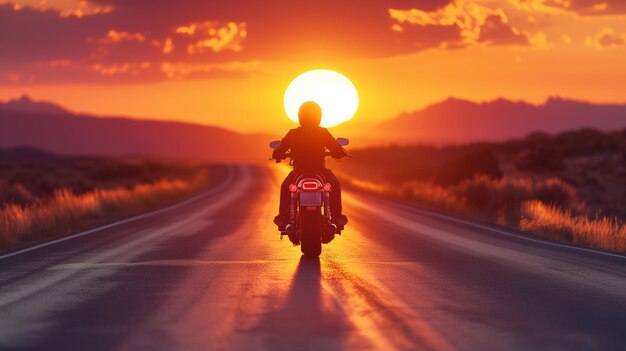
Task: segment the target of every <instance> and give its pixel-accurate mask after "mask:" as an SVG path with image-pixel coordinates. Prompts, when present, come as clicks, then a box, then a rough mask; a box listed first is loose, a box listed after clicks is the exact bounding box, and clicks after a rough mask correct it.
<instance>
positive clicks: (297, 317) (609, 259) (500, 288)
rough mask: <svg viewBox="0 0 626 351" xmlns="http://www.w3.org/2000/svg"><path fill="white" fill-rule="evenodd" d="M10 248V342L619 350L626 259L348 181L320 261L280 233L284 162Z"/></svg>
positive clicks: (2, 275) (226, 170)
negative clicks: (343, 220) (357, 189)
mask: <svg viewBox="0 0 626 351" xmlns="http://www.w3.org/2000/svg"><path fill="white" fill-rule="evenodd" d="M213 174H214V181H215V186H214V188H213V189H211V190H210V191H209V192H207V193H205V194H202V195H200V196H199V197H196V198H194V199H191V200H190V201H187V202H185V203H182V204H179V205H176V206H174V207H172V208H168V209H164V210H161V211H159V212H156V213H153V214H148V215H144V216H142V217H140V218H136V219H132V220H128V221H124V222H122V223H118V224H115V225H110V226H108V227H105V228H103V229H99V230H93V231H89V232H86V233H80V234H79V235H76V236H72V237H67V238H65V239H62V241H53V242H49V243H45V244H43V245H40V246H36V247H33V248H31V249H29V250H28V251H17V252H12V253H9V254H5V255H0V349H2V350H9V349H41V350H57V349H59V350H112V349H115V350H118V349H119V350H136V349H145V350H212V349H216V350H230V349H235V350H307V349H308V350H342V349H348V350H368V349H372V350H393V349H399V350H419V349H424V350H430V349H435V350H452V349H460V350H624V349H626V258H624V257H622V256H618V255H611V254H606V253H596V252H593V251H590V250H584V249H583V250H581V249H576V248H571V247H566V246H562V245H559V244H555V243H550V242H546V241H542V240H536V239H528V238H525V237H521V236H518V235H516V234H515V233H511V232H507V231H503V230H501V229H497V228H494V227H490V226H485V225H480V224H473V223H471V222H466V221H464V220H459V219H455V218H453V217H448V216H444V215H440V214H436V213H431V212H428V211H424V210H421V209H418V208H414V207H410V206H406V205H402V204H397V203H393V202H390V201H387V200H382V199H377V198H374V197H370V196H368V195H363V194H358V193H351V192H348V191H347V192H346V195H345V199H344V203H345V207H346V213H347V215H348V216H349V218H350V223H349V225H348V227H347V229H346V231H345V232H344V234H343V235H342V236H341V237H338V238H337V239H335V240H334V241H333V242H332V243H331V244H329V245H325V246H324V247H323V252H322V256H321V258H320V259H319V260H311V259H305V258H302V257H301V254H300V250H299V248H296V247H293V246H291V244H290V243H289V241H288V240H287V239H286V238H285V240H283V241H280V240H279V235H278V233H277V232H276V231H275V228H274V226H273V224H272V223H271V219H272V218H273V216H274V214H275V213H274V212H275V211H276V208H277V196H278V185H277V184H278V178H279V177H280V176H281V174H280V172H276V171H275V170H271V169H266V168H261V167H252V166H250V167H244V166H232V167H222V168H216V169H214V170H213Z"/></svg>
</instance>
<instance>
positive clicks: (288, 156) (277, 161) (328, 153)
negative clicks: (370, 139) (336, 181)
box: [268, 151, 352, 163]
mask: <svg viewBox="0 0 626 351" xmlns="http://www.w3.org/2000/svg"><path fill="white" fill-rule="evenodd" d="M326 156H331V157H332V156H333V154H332V153H330V152H328V151H326V152H324V157H326ZM291 157H292V154H291V152H288V153H286V154H285V157H284V158H281V159H277V158H274V157H270V158H269V160H268V161H275V162H276V163H280V161H282V160H284V159H287V158H291ZM342 157H349V158H352V155H350V154H345V155H344V156H342ZM342 157H340V158H337V160H339V159H341V158H342Z"/></svg>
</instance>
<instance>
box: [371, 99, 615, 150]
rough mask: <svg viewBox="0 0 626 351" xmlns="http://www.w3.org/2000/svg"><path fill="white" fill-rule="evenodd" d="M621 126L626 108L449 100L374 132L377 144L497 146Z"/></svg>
mask: <svg viewBox="0 0 626 351" xmlns="http://www.w3.org/2000/svg"><path fill="white" fill-rule="evenodd" d="M624 127H626V105H596V104H591V103H586V102H579V101H572V100H564V99H560V98H550V99H548V100H547V101H546V102H545V103H544V104H542V105H532V104H529V103H526V102H514V101H510V100H505V99H498V100H494V101H490V102H485V103H474V102H470V101H466V100H459V99H454V98H450V99H447V100H445V101H442V102H440V103H437V104H433V105H430V106H428V107H426V108H424V109H423V110H419V111H415V112H410V113H404V114H402V115H400V116H398V117H397V118H395V119H393V120H391V121H388V122H385V123H382V124H380V125H378V126H377V127H376V131H377V133H378V135H379V137H380V139H381V140H389V139H393V140H395V141H397V142H398V143H406V142H414V143H419V142H427V143H429V142H435V143H449V142H452V143H460V142H470V141H501V140H507V139H511V138H520V137H523V136H526V135H528V134H530V133H533V132H546V133H558V132H562V131H568V130H576V129H580V128H593V129H598V130H604V131H608V130H616V129H621V128H624Z"/></svg>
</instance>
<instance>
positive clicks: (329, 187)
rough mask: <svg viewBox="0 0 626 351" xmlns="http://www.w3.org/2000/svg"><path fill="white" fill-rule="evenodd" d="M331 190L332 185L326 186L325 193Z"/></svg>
mask: <svg viewBox="0 0 626 351" xmlns="http://www.w3.org/2000/svg"><path fill="white" fill-rule="evenodd" d="M331 188H332V186H331V185H330V183H326V184H324V191H326V192H328V191H330V189H331Z"/></svg>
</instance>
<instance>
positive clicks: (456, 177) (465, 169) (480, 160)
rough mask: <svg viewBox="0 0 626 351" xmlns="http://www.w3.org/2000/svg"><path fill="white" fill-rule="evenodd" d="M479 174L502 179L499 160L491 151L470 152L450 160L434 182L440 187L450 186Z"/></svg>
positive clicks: (443, 166)
mask: <svg viewBox="0 0 626 351" xmlns="http://www.w3.org/2000/svg"><path fill="white" fill-rule="evenodd" d="M479 174H482V175H485V176H487V177H489V178H492V179H499V178H502V171H501V170H500V166H499V164H498V160H497V159H496V158H495V156H494V155H493V153H492V152H491V150H489V149H483V150H478V151H474V152H468V153H465V154H463V155H461V156H458V157H454V158H452V159H450V160H449V161H448V162H446V163H444V164H443V165H442V166H441V168H440V169H439V171H438V172H437V175H436V176H435V179H434V181H435V183H436V184H438V185H443V186H449V185H455V184H458V183H460V182H462V181H463V180H466V179H472V178H474V177H475V176H476V175H479Z"/></svg>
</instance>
